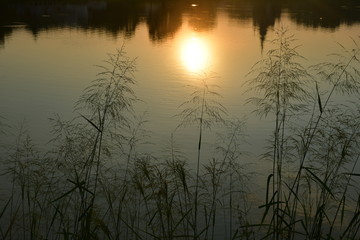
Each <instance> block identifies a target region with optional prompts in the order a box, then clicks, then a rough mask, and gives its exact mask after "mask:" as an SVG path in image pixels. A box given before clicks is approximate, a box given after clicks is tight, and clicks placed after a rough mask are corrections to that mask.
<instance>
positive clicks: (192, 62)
mask: <svg viewBox="0 0 360 240" xmlns="http://www.w3.org/2000/svg"><path fill="white" fill-rule="evenodd" d="M209 55H210V54H209V48H208V45H207V44H206V42H205V41H204V40H202V39H200V38H198V37H191V38H188V39H187V40H186V41H185V42H184V44H183V45H182V49H181V59H182V62H183V64H184V66H185V67H186V69H187V70H188V71H190V72H193V73H197V72H200V71H203V70H204V69H205V68H206V67H207V66H208V64H209Z"/></svg>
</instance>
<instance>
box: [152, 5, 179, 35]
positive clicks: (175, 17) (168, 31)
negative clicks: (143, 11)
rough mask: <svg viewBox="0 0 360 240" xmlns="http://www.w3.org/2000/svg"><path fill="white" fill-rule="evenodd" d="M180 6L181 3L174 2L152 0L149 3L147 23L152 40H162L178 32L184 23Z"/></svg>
mask: <svg viewBox="0 0 360 240" xmlns="http://www.w3.org/2000/svg"><path fill="white" fill-rule="evenodd" d="M179 8H181V5H178V4H175V3H174V2H150V3H148V4H147V20H146V23H147V25H148V29H149V36H150V39H151V40H153V41H161V40H162V39H164V38H167V37H172V36H173V35H174V34H175V33H176V31H177V30H178V29H179V28H180V27H181V24H182V19H181V12H180V11H179Z"/></svg>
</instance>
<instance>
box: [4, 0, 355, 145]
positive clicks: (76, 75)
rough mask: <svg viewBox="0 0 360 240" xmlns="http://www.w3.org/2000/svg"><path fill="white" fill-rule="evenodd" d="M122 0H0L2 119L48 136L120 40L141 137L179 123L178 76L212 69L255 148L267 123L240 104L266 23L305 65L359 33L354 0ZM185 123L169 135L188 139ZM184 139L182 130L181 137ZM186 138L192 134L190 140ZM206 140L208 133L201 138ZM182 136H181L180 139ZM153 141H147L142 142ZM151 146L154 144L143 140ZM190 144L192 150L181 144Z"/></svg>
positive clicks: (182, 95) (266, 35) (159, 137)
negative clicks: (289, 39)
mask: <svg viewBox="0 0 360 240" xmlns="http://www.w3.org/2000/svg"><path fill="white" fill-rule="evenodd" d="M286 2H287V1H284V2H283V1H280V0H279V1H275V3H269V1H260V0H257V1H247V0H238V1H201V0H200V1H196V0H194V1H145V0H144V1H124V2H122V3H108V2H105V1H91V2H88V3H79V4H74V3H66V4H65V3H64V4H46V3H29V2H27V3H11V4H6V3H4V4H2V5H1V8H0V81H1V88H0V109H1V116H3V117H5V118H6V119H7V121H8V123H10V124H20V123H21V122H23V120H24V119H25V121H26V122H27V126H28V127H29V129H30V132H31V134H32V136H33V137H34V139H35V140H36V141H37V142H38V143H39V144H43V143H45V142H46V141H47V140H48V139H49V131H50V124H49V121H48V118H49V117H52V116H53V115H54V114H59V115H60V116H61V117H62V118H63V119H71V118H72V117H74V116H78V113H76V112H74V111H73V107H74V103H75V102H76V101H77V99H78V97H79V96H80V95H81V93H82V90H83V89H84V88H85V87H86V86H88V85H89V83H90V82H91V81H92V80H94V79H95V78H96V74H97V73H98V72H99V69H98V68H97V67H96V66H95V65H101V64H102V63H103V62H102V61H103V60H105V59H106V54H107V53H113V52H115V50H116V49H117V48H120V47H121V46H122V45H125V49H126V52H127V53H128V55H129V56H130V57H132V58H137V69H138V71H137V73H136V75H135V78H136V80H137V85H136V89H135V91H136V93H137V96H138V97H139V98H140V99H141V100H142V101H143V102H141V103H139V104H137V105H136V110H137V111H138V112H143V111H147V112H148V120H149V124H148V125H147V129H148V130H149V131H151V132H152V139H151V141H152V142H153V143H155V145H158V146H161V144H162V143H163V142H165V141H167V139H168V138H169V136H170V134H171V132H173V131H174V129H175V127H176V126H177V125H178V124H179V121H180V120H179V119H178V118H175V117H174V115H175V114H176V113H178V112H179V110H178V106H179V105H180V104H181V103H182V102H183V101H184V100H186V99H187V98H188V96H189V94H190V90H189V89H188V88H186V85H189V84H196V81H197V80H196V76H197V75H198V74H199V73H201V72H204V71H207V72H214V73H215V75H216V76H218V77H217V78H215V79H213V80H211V81H212V83H215V84H217V85H219V86H220V87H221V90H219V92H220V93H221V94H222V96H223V99H222V103H223V104H224V105H225V106H226V107H227V108H228V110H229V114H230V117H232V118H240V119H243V118H246V119H247V130H246V132H247V134H248V135H249V139H248V141H249V143H250V146H249V148H248V150H249V149H250V150H251V151H253V150H255V152H256V149H257V148H256V146H257V145H258V144H262V143H263V141H264V139H265V138H266V136H267V135H268V134H269V133H270V130H269V129H270V125H269V124H268V120H266V119H259V118H258V117H257V116H255V115H253V114H252V113H251V112H252V110H254V107H253V106H251V105H245V100H246V99H247V98H248V97H249V96H250V95H249V94H245V93H244V92H245V90H246V89H244V86H243V84H244V82H245V81H246V80H247V79H248V77H246V74H247V73H248V72H249V70H250V68H251V66H252V65H253V64H254V63H255V62H256V61H257V60H259V59H261V56H262V53H264V52H266V51H267V50H268V47H269V43H268V42H267V40H268V39H272V38H273V36H274V29H276V28H278V27H280V26H284V27H286V28H288V29H289V31H290V32H291V33H293V34H295V36H296V38H297V39H298V43H299V44H300V45H302V46H301V48H299V51H300V53H301V54H302V55H304V56H305V57H306V58H307V59H308V62H306V63H305V64H306V65H311V64H313V63H317V62H319V61H322V60H323V59H324V58H325V57H326V55H327V54H329V53H332V52H336V51H337V50H338V49H339V48H338V46H337V43H336V42H341V43H343V44H344V45H348V44H349V45H350V43H351V39H350V37H353V38H356V37H357V36H359V34H360V5H359V4H356V3H355V2H356V1H354V2H353V3H351V1H348V4H350V5H344V4H342V3H340V2H339V3H338V2H337V1H326V0H323V1H319V0H318V1H301V3H299V1H293V3H286ZM191 132H192V131H191V129H185V130H182V131H181V132H180V133H179V139H180V142H182V144H184V146H185V147H186V149H187V148H188V147H189V149H192V148H193V146H195V144H194V143H196V141H197V139H196V137H195V136H192V134H191ZM189 139H190V140H189ZM191 139H193V140H191ZM208 139H209V141H211V140H210V139H211V138H210V137H209V138H208ZM187 144H188V145H187ZM152 148H153V147H152ZM153 149H156V148H153ZM189 151H192V150H189Z"/></svg>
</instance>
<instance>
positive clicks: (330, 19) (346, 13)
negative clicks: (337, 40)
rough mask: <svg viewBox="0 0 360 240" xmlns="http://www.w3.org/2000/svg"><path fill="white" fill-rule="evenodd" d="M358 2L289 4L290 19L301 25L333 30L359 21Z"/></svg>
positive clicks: (304, 0)
mask: <svg viewBox="0 0 360 240" xmlns="http://www.w3.org/2000/svg"><path fill="white" fill-rule="evenodd" d="M359 7H360V2H359V1H354V0H347V1H344V0H343V1H340V0H332V1H329V0H302V1H296V2H291V1H290V2H289V11H290V16H291V18H292V19H293V20H294V21H295V22H296V23H297V24H301V25H305V26H308V27H322V28H330V29H335V28H337V27H338V26H339V25H340V24H343V23H345V24H351V23H354V22H359V21H360V8H359Z"/></svg>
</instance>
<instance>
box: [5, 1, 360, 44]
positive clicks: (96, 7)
mask: <svg viewBox="0 0 360 240" xmlns="http://www.w3.org/2000/svg"><path fill="white" fill-rule="evenodd" d="M192 3H193V2H191V1H188V0H186V1H176V0H167V1H160V0H156V1H146V0H136V1H128V0H112V1H109V0H108V1H91V2H89V1H75V0H74V1H69V0H66V1H65V0H58V1H50V0H49V1H30V0H28V1H26V0H24V1H5V2H2V3H1V2H0V4H1V8H0V45H3V44H4V42H5V36H8V35H11V34H12V32H13V31H16V27H19V26H23V27H25V28H26V29H27V30H28V31H30V32H31V33H32V34H33V35H34V36H35V37H36V36H37V34H38V33H39V32H41V31H45V30H48V29H51V28H65V27H76V28H81V29H83V30H85V31H100V32H102V31H103V30H105V31H106V32H107V33H109V34H112V35H114V36H117V35H122V34H123V35H126V36H127V37H131V36H133V34H134V32H135V30H136V28H137V26H139V24H140V23H146V24H147V26H148V31H149V37H150V39H151V40H153V41H154V42H157V41H161V40H163V39H166V38H168V37H172V36H173V35H174V34H175V33H176V32H177V31H178V29H179V28H180V26H181V25H182V15H184V14H186V15H187V16H189V18H190V21H189V23H190V25H191V26H192V28H193V29H194V30H195V31H203V30H211V29H212V28H213V27H214V26H215V25H216V22H217V13H216V12H217V11H216V10H217V8H218V7H219V6H221V7H222V6H226V7H225V11H226V12H227V14H229V16H230V17H231V18H234V19H239V20H242V21H243V20H245V21H252V22H253V25H254V27H255V28H257V30H258V31H259V34H260V40H261V43H263V41H264V40H265V39H266V34H267V31H268V29H269V28H270V27H273V26H274V24H275V21H276V20H277V19H279V18H280V16H281V14H283V13H289V15H290V18H291V19H292V20H293V21H295V22H296V23H297V24H299V25H304V26H308V27H321V28H329V29H335V28H337V27H339V26H340V25H341V24H353V23H359V21H360V17H359V16H360V10H359V9H360V8H359V3H358V2H357V1H351V0H336V1H330V0H306V1H284V0H276V1H265V0H238V1H219V0H201V1H197V2H196V3H197V4H198V6H197V7H195V8H194V7H191V4H192ZM229 6H230V7H229ZM222 8H223V7H222Z"/></svg>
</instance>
